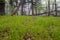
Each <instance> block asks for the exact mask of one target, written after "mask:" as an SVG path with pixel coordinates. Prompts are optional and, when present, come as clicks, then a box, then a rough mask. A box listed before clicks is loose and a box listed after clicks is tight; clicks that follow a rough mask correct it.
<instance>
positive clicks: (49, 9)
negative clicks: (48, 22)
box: [48, 0, 50, 16]
mask: <svg viewBox="0 0 60 40" xmlns="http://www.w3.org/2000/svg"><path fill="white" fill-rule="evenodd" d="M48 16H50V0H48Z"/></svg>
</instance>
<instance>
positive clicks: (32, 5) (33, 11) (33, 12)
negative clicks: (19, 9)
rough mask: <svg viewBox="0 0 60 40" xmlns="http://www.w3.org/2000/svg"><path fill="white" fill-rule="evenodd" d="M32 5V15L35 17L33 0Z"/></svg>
mask: <svg viewBox="0 0 60 40" xmlns="http://www.w3.org/2000/svg"><path fill="white" fill-rule="evenodd" d="M31 4H32V15H34V9H33V0H31Z"/></svg>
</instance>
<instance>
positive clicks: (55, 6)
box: [55, 0, 57, 16]
mask: <svg viewBox="0 0 60 40" xmlns="http://www.w3.org/2000/svg"><path fill="white" fill-rule="evenodd" d="M55 13H56V14H55V16H57V4H56V0H55Z"/></svg>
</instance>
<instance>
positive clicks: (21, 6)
mask: <svg viewBox="0 0 60 40" xmlns="http://www.w3.org/2000/svg"><path fill="white" fill-rule="evenodd" d="M21 3H22V4H21V15H23V3H24V1H23V0H22V2H21Z"/></svg>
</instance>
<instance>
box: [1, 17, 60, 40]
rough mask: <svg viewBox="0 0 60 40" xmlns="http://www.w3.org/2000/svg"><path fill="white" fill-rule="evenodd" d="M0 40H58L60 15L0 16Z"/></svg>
mask: <svg viewBox="0 0 60 40" xmlns="http://www.w3.org/2000/svg"><path fill="white" fill-rule="evenodd" d="M0 40H60V17H40V16H0Z"/></svg>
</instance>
